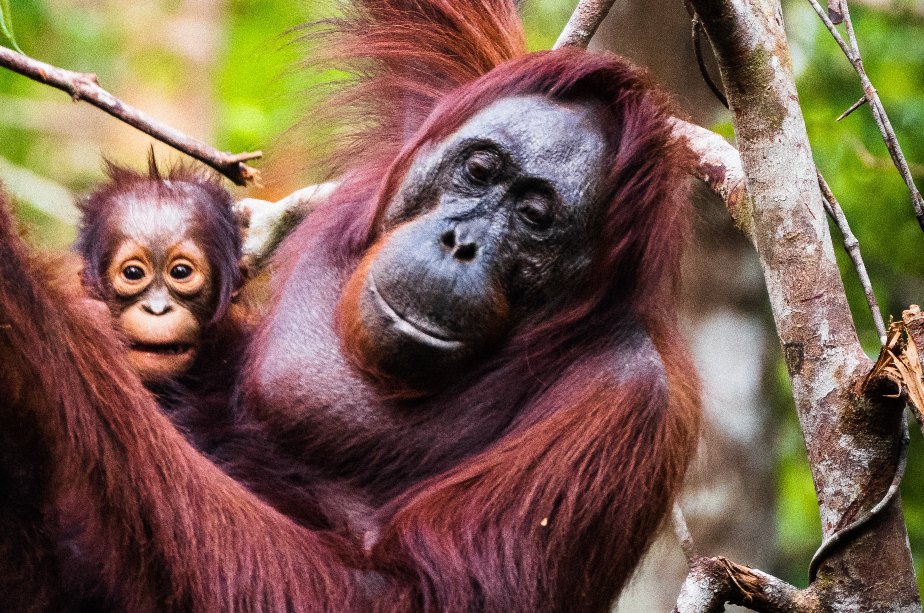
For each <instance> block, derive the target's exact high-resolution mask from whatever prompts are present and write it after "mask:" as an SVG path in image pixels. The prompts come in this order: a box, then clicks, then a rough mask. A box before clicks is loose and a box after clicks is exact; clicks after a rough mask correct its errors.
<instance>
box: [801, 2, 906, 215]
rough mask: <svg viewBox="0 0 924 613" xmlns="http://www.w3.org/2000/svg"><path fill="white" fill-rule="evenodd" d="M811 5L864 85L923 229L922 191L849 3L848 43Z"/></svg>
mask: <svg viewBox="0 0 924 613" xmlns="http://www.w3.org/2000/svg"><path fill="white" fill-rule="evenodd" d="M809 2H810V3H811V5H812V8H814V9H815V12H816V13H818V16H819V17H820V18H821V20H822V22H824V24H825V27H827V28H828V31H829V32H830V33H831V36H832V37H834V40H835V41H836V42H837V44H838V46H839V47H840V48H841V51H843V52H844V55H845V56H847V59H848V60H850V63H851V64H853V67H854V70H856V72H857V75H859V77H860V83H861V85H862V86H863V92H864V97H865V98H866V99H867V100H868V101H869V104H870V109H871V110H872V113H873V118H874V119H875V120H876V125H877V126H878V127H879V132H880V134H882V138H883V140H884V141H885V144H886V147H887V148H888V150H889V155H890V156H892V162H894V164H895V167H896V168H897V169H898V172H899V174H901V176H902V179H903V180H904V181H905V185H907V186H908V191H910V192H911V202H912V205H913V206H914V214H915V216H916V217H917V218H918V224H919V225H920V226H921V229H922V230H924V196H921V192H920V191H919V190H918V188H917V186H916V185H915V184H914V178H913V176H912V174H911V169H910V168H909V166H908V161H907V160H906V159H905V154H904V153H903V152H902V149H901V146H900V145H899V143H898V138H897V137H896V136H895V130H894V128H892V123H891V122H890V121H889V116H888V114H886V111H885V107H884V106H883V105H882V100H881V99H880V98H879V92H877V91H876V88H875V87H873V83H872V82H871V81H870V79H869V76H868V75H867V74H866V69H865V68H864V67H863V59H862V57H861V56H860V49H859V46H858V45H857V37H856V32H855V31H854V29H853V22H851V20H850V9H849V8H848V7H847V2H846V1H845V0H841V3H840V10H841V14H842V15H843V18H844V26H845V27H846V29H847V37H848V39H849V41H850V42H849V44H848V42H847V41H845V40H844V38H843V37H842V36H841V34H840V32H839V31H838V30H837V26H836V25H834V22H832V21H831V19H830V17H828V14H827V11H826V10H825V9H824V8H822V6H821V5H820V4H819V3H818V1H817V0H809Z"/></svg>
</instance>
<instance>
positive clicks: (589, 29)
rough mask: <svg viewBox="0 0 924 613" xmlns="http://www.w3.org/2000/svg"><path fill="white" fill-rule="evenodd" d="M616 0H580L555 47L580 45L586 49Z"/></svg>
mask: <svg viewBox="0 0 924 613" xmlns="http://www.w3.org/2000/svg"><path fill="white" fill-rule="evenodd" d="M615 3H616V0H580V2H578V4H577V7H575V9H574V12H573V13H572V14H571V18H570V19H569V20H568V23H567V25H565V29H564V30H562V33H561V34H560V35H559V36H558V40H557V41H555V45H554V46H553V47H552V48H553V49H559V48H561V47H580V48H581V49H586V48H587V45H588V44H590V39H591V38H593V37H594V34H595V33H596V31H597V28H599V27H600V24H601V23H603V20H604V18H606V15H607V13H609V12H610V9H611V8H612V7H613V5H614V4H615Z"/></svg>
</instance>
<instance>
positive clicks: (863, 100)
mask: <svg viewBox="0 0 924 613" xmlns="http://www.w3.org/2000/svg"><path fill="white" fill-rule="evenodd" d="M867 102H869V100H867V99H866V96H863V97H862V98H860V99H859V100H857V101H856V102H854V103H853V104H851V105H850V108H848V109H847V110H846V111H844V112H843V113H841V114H840V115H838V116H837V119H835V120H834V121H840V120H842V119H844V118H845V117H847V116H848V115H850V114H851V113H853V112H854V111H855V110H857V109H858V108H860V107H861V106H863V105H864V104H866V103H867Z"/></svg>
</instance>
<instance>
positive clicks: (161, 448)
mask: <svg viewBox="0 0 924 613" xmlns="http://www.w3.org/2000/svg"><path fill="white" fill-rule="evenodd" d="M328 34H329V36H331V37H333V40H334V44H332V46H330V47H329V48H333V49H334V50H335V53H336V54H337V56H338V57H341V58H352V59H355V60H357V63H356V64H355V65H356V66H358V67H359V69H360V73H361V74H362V75H363V77H364V78H363V79H361V80H360V89H359V90H357V91H356V92H354V93H353V94H351V95H350V96H349V97H348V98H347V99H348V100H349V101H350V102H351V103H352V104H354V105H355V108H356V109H358V110H360V112H361V113H362V117H363V119H364V121H362V122H358V123H357V125H362V126H363V127H364V130H365V131H363V132H362V133H360V134H358V135H357V134H354V135H353V138H352V139H350V142H352V143H353V144H354V145H355V146H354V147H353V148H351V149H350V150H349V154H350V155H352V157H348V156H345V157H344V158H341V159H350V160H351V162H352V163H353V164H355V166H354V167H353V171H352V172H351V173H349V174H348V175H347V177H348V178H347V179H346V180H345V181H344V182H343V184H342V187H341V188H340V189H339V190H338V191H337V192H336V193H335V194H334V195H333V196H332V198H331V200H330V201H329V202H327V203H326V204H325V205H324V206H322V207H321V208H320V209H319V210H317V211H316V212H315V213H314V214H312V216H311V217H309V218H308V220H307V221H306V222H304V223H303V224H302V225H301V226H300V227H299V228H298V229H297V230H296V232H295V233H294V234H293V235H292V236H291V237H289V239H288V240H287V241H286V244H285V245H284V247H283V249H282V251H281V252H280V254H279V256H278V258H277V266H278V269H277V276H276V288H275V299H274V304H273V307H272V310H271V312H270V314H269V315H268V317H267V320H266V321H265V323H264V324H263V325H262V326H261V328H260V330H259V331H258V333H257V334H256V335H255V338H254V340H253V341H252V343H251V346H250V347H249V349H248V354H247V365H246V367H245V372H244V374H243V376H242V378H241V381H240V392H241V393H240V397H241V398H242V403H243V404H242V405H241V407H239V409H240V411H241V415H242V420H243V421H246V422H247V423H250V424H256V425H258V426H259V427H260V428H261V429H262V430H263V431H264V432H266V433H268V435H269V436H270V437H271V439H272V440H273V441H274V443H275V444H276V445H277V446H278V448H279V450H280V451H279V453H281V454H283V455H284V456H285V457H286V458H287V459H289V460H290V461H291V462H293V463H296V464H298V465H300V466H302V467H304V474H303V477H304V478H303V479H301V480H298V483H296V482H295V481H293V482H292V483H291V485H290V487H296V488H303V489H306V490H310V491H311V492H312V494H313V495H314V496H316V498H317V503H316V504H317V509H316V512H317V513H318V514H319V515H320V516H322V517H323V518H325V520H326V522H324V523H325V525H326V526H328V529H322V527H323V526H322V527H311V526H306V525H299V524H298V523H296V522H295V521H293V520H292V519H291V518H290V517H289V516H288V513H286V512H279V511H277V510H275V509H274V508H273V506H271V505H272V504H273V494H272V493H262V494H260V495H259V496H258V495H254V494H253V493H251V492H250V491H248V490H247V489H245V488H243V487H241V486H240V484H239V483H238V482H236V481H235V480H234V479H232V478H230V477H229V476H228V475H226V474H224V473H223V472H222V471H221V470H219V469H218V468H217V467H216V466H215V465H214V464H213V463H211V462H209V461H208V460H207V459H206V458H205V457H203V456H202V455H201V454H199V453H198V452H197V451H196V450H195V449H194V448H192V447H191V446H190V445H189V444H188V443H186V441H185V440H184V439H183V438H182V437H181V436H179V435H178V434H177V432H176V431H175V429H174V428H173V427H172V426H171V425H170V423H169V422H168V421H167V420H166V419H165V418H164V417H163V416H162V415H160V414H159V413H158V411H157V410H156V407H155V406H154V404H153V403H152V401H151V400H150V398H149V397H148V396H147V395H146V394H144V393H143V388H142V387H141V384H140V381H138V379H137V377H136V376H134V374H133V373H132V372H131V371H130V370H129V369H127V368H126V367H125V365H124V364H122V363H121V361H120V360H119V358H118V355H119V354H118V347H117V345H116V344H115V343H114V341H113V340H112V334H111V333H110V330H109V326H108V325H104V322H101V321H100V320H99V317H98V316H97V314H95V313H90V312H86V310H83V309H80V308H79V305H76V304H74V303H73V301H70V302H66V301H63V299H62V298H61V297H60V295H59V293H58V292H59V291H60V290H56V289H55V288H48V287H46V286H45V285H44V284H43V283H42V282H41V279H40V278H39V277H38V276H37V275H36V274H35V273H34V272H33V271H32V270H30V268H29V265H28V262H27V260H26V257H25V253H24V248H23V246H22V244H21V243H20V242H19V240H18V239H17V238H16V237H15V236H14V235H13V233H12V231H11V229H10V224H9V220H8V219H7V218H4V219H3V222H2V224H0V316H2V317H3V318H4V320H5V322H3V323H5V324H6V325H5V326H4V327H0V356H2V357H3V359H4V362H3V364H4V367H3V368H4V371H3V376H2V378H0V394H2V395H0V397H2V398H11V400H10V401H7V402H5V403H4V405H3V411H4V416H3V418H4V420H7V421H8V420H11V419H14V418H15V420H19V421H21V422H22V423H23V424H24V425H23V427H29V428H32V429H37V430H38V432H39V433H40V436H38V437H37V439H38V440H37V441H33V442H30V443H29V445H30V450H31V452H32V455H33V456H35V457H49V458H51V459H52V476H51V479H50V480H49V482H47V483H44V482H43V483H42V484H40V485H41V486H42V487H38V486H36V487H33V488H31V489H30V488H20V493H19V495H20V496H25V497H29V496H33V497H45V498H46V499H51V500H53V499H54V496H55V483H57V482H59V481H62V480H64V481H67V482H76V483H80V484H81V485H82V486H83V487H85V488H86V495H87V497H88V499H89V500H93V501H95V502H96V503H97V504H96V507H95V508H94V509H92V510H91V512H92V513H94V514H95V517H96V519H97V520H98V522H97V523H98V526H97V529H96V531H95V533H94V534H93V535H91V536H92V538H93V539H94V541H95V542H96V543H98V544H99V545H100V550H101V551H103V552H104V553H105V554H106V558H105V559H104V561H103V562H104V564H103V567H102V569H101V578H102V581H103V583H104V585H106V586H107V587H108V589H109V595H110V598H111V599H112V602H113V603H115V604H116V605H117V606H119V607H121V608H124V609H127V610H165V609H167V610H206V611H212V610H226V609H232V610H267V611H280V610H295V611H303V610H304V611H314V610H330V611H395V612H397V611H450V612H455V611H498V612H500V611H606V610H608V608H609V606H610V605H611V603H612V600H613V599H614V597H615V596H616V595H617V594H618V592H619V591H620V589H621V588H622V587H623V586H624V584H625V582H626V580H627V579H628V577H629V576H630V574H631V572H632V569H633V568H634V567H635V565H636V564H637V562H638V560H639V559H640V557H641V555H642V554H643V552H644V551H645V549H646V547H647V546H648V544H649V542H650V540H651V537H652V535H653V533H654V532H655V530H656V529H657V528H658V526H659V525H660V524H661V522H662V519H663V518H664V515H665V512H666V510H667V509H668V508H669V505H670V501H671V500H672V498H673V497H674V496H675V494H676V492H677V491H678V489H679V487H680V483H681V481H682V477H683V473H684V469H685V467H686V464H687V461H688V459H689V457H690V455H691V453H692V450H693V446H694V442H695V437H696V427H697V421H698V400H697V389H696V383H695V380H694V376H693V374H692V367H691V364H690V360H689V358H688V357H687V356H686V353H685V351H684V348H683V346H682V343H681V341H680V339H679V336H678V334H677V331H676V325H675V314H674V301H675V299H674V295H675V289H676V284H677V277H678V272H679V263H678V258H679V253H680V250H681V247H682V242H683V238H684V230H685V228H686V225H687V224H686V199H685V191H686V190H685V184H686V181H685V177H684V165H685V163H686V155H685V153H684V148H683V146H682V143H678V142H675V141H674V140H673V138H672V137H671V131H670V126H669V109H668V104H667V102H666V101H665V98H664V96H663V95H662V94H660V93H658V92H657V91H655V90H653V89H652V88H651V86H650V85H649V84H648V82H647V81H646V79H645V78H644V77H643V76H642V75H641V74H640V73H639V71H637V70H636V69H634V68H632V67H631V66H630V65H628V64H627V63H626V62H625V61H623V60H621V59H619V58H616V57H614V56H611V55H601V54H591V53H586V52H583V51H577V50H561V51H555V52H544V53H533V54H526V53H525V51H524V43H523V37H522V33H521V30H520V26H519V22H518V21H517V16H516V13H515V7H514V5H513V3H512V2H510V1H509V0H506V1H504V0H464V1H451V0H426V1H423V0H415V1H409V0H376V1H372V0H367V1H365V2H360V3H358V4H357V6H356V7H355V9H354V10H353V12H352V13H351V14H350V15H349V16H348V17H347V18H345V19H344V20H343V21H340V22H337V23H335V24H334V26H333V28H332V30H331V31H330V32H329V33H328ZM345 108H346V106H344V105H340V106H339V107H338V110H340V111H343V110H344V109H345ZM398 109H401V111H400V112H399V111H398ZM105 323H106V324H108V322H105ZM33 381H35V382H36V383H33ZM23 444H25V443H23ZM30 457H31V456H30ZM27 502H28V503H29V504H33V505H34V504H36V502H35V501H28V500H27ZM268 503H269V504H268ZM277 506H278V505H277ZM0 570H2V569H0Z"/></svg>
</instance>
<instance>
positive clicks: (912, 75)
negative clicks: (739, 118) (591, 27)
mask: <svg viewBox="0 0 924 613" xmlns="http://www.w3.org/2000/svg"><path fill="white" fill-rule="evenodd" d="M6 2H9V4H10V9H11V10H12V13H13V17H14V18H15V26H16V37H17V40H18V42H19V45H20V46H21V47H22V48H23V49H24V50H25V51H26V52H27V53H29V54H30V55H33V56H36V57H39V58H41V59H43V60H45V61H48V62H50V63H52V64H56V65H60V66H64V67H68V68H72V69H75V70H87V71H92V72H96V73H98V74H99V76H100V80H101V82H102V83H103V84H104V85H108V84H110V83H121V84H127V83H133V82H139V83H140V82H144V83H146V84H148V85H153V86H155V87H158V88H160V89H161V90H162V91H163V92H164V93H165V95H173V96H178V97H179V98H182V96H183V91H181V88H182V87H188V85H183V84H181V82H180V81H181V79H180V77H179V75H180V71H181V68H180V66H181V64H182V60H181V58H179V57H178V56H176V55H174V54H172V53H171V52H170V51H169V48H164V49H160V50H156V51H152V52H150V53H142V54H134V55H128V56H126V54H125V52H124V49H125V47H126V44H127V37H128V36H129V35H130V32H129V31H127V30H125V29H117V28H113V27H111V22H110V20H109V19H108V16H109V14H110V13H111V12H113V11H117V10H118V3H114V2H113V3H110V4H109V5H104V7H103V8H98V9H95V10H87V4H86V3H81V2H78V1H65V0H60V1H59V0H0V3H6ZM177 4H178V3H176V2H171V1H164V2H162V3H161V5H162V6H161V9H162V10H163V11H165V12H167V13H169V12H170V11H171V10H175V9H176V7H177ZM0 6H2V5H0ZM572 6H573V2H571V1H570V0H541V1H540V0H536V1H533V2H528V3H527V10H526V18H527V22H528V32H529V37H530V43H531V46H532V47H533V48H545V47H548V46H550V45H551V44H552V42H553V41H554V39H555V37H556V36H557V34H558V32H559V31H560V30H561V27H562V25H563V24H564V23H565V21H566V20H567V17H568V15H569V14H570V11H571V8H572ZM227 8H228V13H227V15H226V16H225V17H224V19H226V20H227V22H226V23H224V24H223V28H224V32H225V35H224V39H223V41H222V45H221V50H220V55H219V56H218V57H217V58H216V59H215V62H214V66H213V69H212V70H211V71H210V73H209V74H208V75H203V76H202V78H201V79H200V80H198V81H197V82H196V87H199V88H202V90H203V91H208V92H209V93H210V95H211V96H212V99H213V101H214V107H215V109H214V117H215V121H214V128H213V129H214V133H213V135H212V136H213V143H214V144H215V145H216V146H217V147H218V148H220V149H223V150H228V151H243V150H252V149H255V148H264V149H271V148H272V147H273V144H274V143H277V142H292V141H295V142H297V141H298V138H299V137H298V135H297V133H296V135H295V136H293V132H291V131H290V128H291V126H293V125H295V124H297V123H298V122H299V120H300V118H301V114H302V113H303V110H304V109H303V105H302V104H301V103H300V100H301V99H302V96H301V94H302V92H304V91H306V90H309V89H310V88H311V86H312V84H313V83H314V82H315V81H316V80H318V79H319V78H321V76H320V75H312V74H307V73H304V72H299V71H297V70H295V69H294V68H293V67H294V66H296V64H297V63H298V60H299V58H300V56H301V54H302V50H301V49H300V47H299V46H298V45H296V44H293V42H292V41H293V40H294V35H293V34H291V33H289V34H286V31H287V29H289V28H292V27H294V26H296V25H297V24H299V23H302V22H305V21H307V20H311V19H313V18H317V17H320V16H322V15H326V14H329V10H330V8H329V6H328V5H324V4H321V3H306V2H303V1H297V0H230V1H229V2H228V3H227ZM107 11H108V12H107ZM853 12H854V20H855V23H856V25H857V28H858V32H859V36H860V44H861V49H862V51H863V52H864V57H865V61H866V66H867V69H868V72H869V74H870V76H871V78H872V79H873V82H874V83H875V84H876V85H877V87H878V89H879V91H880V94H881V95H882V98H883V101H884V103H885V106H886V108H887V110H888V112H889V114H890V116H891V119H892V122H893V124H894V126H895V128H896V130H897V132H898V136H899V140H900V142H901V143H902V145H903V147H904V149H905V152H906V154H907V157H908V159H909V161H910V162H911V163H912V167H913V170H914V173H915V176H916V179H917V181H918V184H919V185H924V138H922V137H924V42H922V41H924V17H914V16H911V14H910V13H907V12H906V13H894V12H889V11H872V10H863V9H862V8H855V9H854V10H853ZM7 17H9V15H7ZM2 23H3V24H6V25H8V24H9V23H10V22H9V19H7V20H5V21H3V22H2ZM787 25H788V29H789V31H790V35H791V39H792V40H791V42H792V44H793V48H794V62H795V65H796V68H797V70H798V74H799V83H798V85H799V91H800V97H801V102H802V105H803V111H804V113H805V118H806V121H807V124H808V129H809V134H810V137H811V139H812V143H813V149H814V153H815V158H816V160H817V163H818V164H819V166H820V167H821V169H822V171H823V173H824V174H825V176H826V177H827V178H828V180H829V182H830V183H831V185H832V187H833V189H834V191H835V193H836V194H837V195H838V196H839V198H840V200H841V202H842V204H843V206H844V209H845V211H846V213H847V215H848V217H849V219H850V221H851V224H852V227H853V229H854V232H855V234H856V235H857V237H858V238H859V240H860V243H861V245H862V248H863V253H864V256H865V258H866V263H867V266H868V268H869V272H870V275H871V277H872V279H873V282H874V286H875V290H876V293H877V296H878V297H879V300H880V302H881V305H882V307H883V310H884V312H886V313H893V314H899V313H900V312H901V309H902V308H904V307H906V306H907V305H908V304H912V303H916V302H920V301H922V300H924V258H922V256H921V253H922V249H921V248H922V246H924V233H922V232H921V230H920V228H919V227H918V225H917V222H916V220H915V218H914V215H913V212H912V208H911V204H910V200H909V197H908V195H907V192H906V189H905V187H904V185H903V183H902V182H901V180H900V178H899V176H898V174H897V173H896V172H895V171H894V170H893V169H892V168H891V165H890V162H889V160H888V154H887V151H886V149H885V147H884V145H883V144H882V141H881V139H880V137H879V133H878V131H877V129H876V126H875V123H874V122H873V121H872V118H871V117H870V115H869V112H868V109H860V110H859V111H858V112H856V113H854V114H853V115H852V116H850V117H849V118H847V119H846V120H844V121H842V122H840V123H834V121H833V120H834V118H835V117H837V116H838V115H839V114H840V113H841V112H842V111H843V110H844V109H846V108H847V107H849V106H850V105H851V104H852V103H853V102H854V101H856V100H857V99H858V98H859V97H860V95H861V94H862V91H861V89H860V86H859V84H858V80H857V78H856V75H855V74H854V72H853V70H852V68H851V66H850V65H849V63H848V62H847V61H846V60H845V58H844V57H843V56H842V55H841V52H840V50H839V49H838V48H837V46H836V45H835V44H834V42H833V41H832V40H831V39H830V37H829V35H828V34H827V32H826V31H824V29H823V28H822V27H821V26H820V24H819V23H818V21H817V18H816V17H815V15H814V13H813V12H812V11H811V9H810V8H809V7H808V5H807V3H803V2H790V3H789V4H788V5H787ZM0 36H2V33H0ZM2 42H3V43H4V44H9V40H5V41H2ZM116 93H117V94H120V93H121V92H120V91H118V90H117V91H116ZM23 99H28V100H43V101H44V100H51V101H57V102H62V99H63V101H64V102H66V97H65V96H64V94H62V93H60V92H56V91H53V90H51V89H50V88H47V87H44V86H41V85H38V84H35V83H33V82H31V81H29V80H27V79H25V78H23V77H20V76H18V75H15V74H13V73H11V72H8V71H4V70H0V160H5V161H6V162H7V163H11V164H13V165H15V166H16V167H21V168H26V169H28V170H30V171H31V172H33V173H35V174H36V175H38V176H40V177H44V178H47V179H50V180H51V181H54V182H56V183H58V184H61V185H63V186H65V187H66V188H67V189H69V190H71V191H72V192H74V193H79V192H80V191H81V190H83V189H85V188H86V187H87V186H88V185H90V184H92V183H93V182H94V181H96V180H98V179H99V164H98V162H95V160H97V159H98V158H99V153H100V152H99V151H98V148H97V149H94V148H93V147H90V148H89V149H90V150H87V147H86V146H85V145H83V146H80V147H77V148H76V150H75V149H74V148H73V147H71V148H69V146H68V145H67V143H66V141H65V138H69V136H68V135H66V134H64V135H63V134H61V133H59V132H56V131H55V130H47V131H45V130H37V129H35V128H34V126H31V125H28V123H27V122H25V121H18V119H17V117H16V113H17V112H19V111H17V110H15V109H14V108H13V104H14V102H15V101H16V100H23ZM77 128H78V129H79V126H78V127H77ZM716 129H718V130H719V131H721V132H723V133H725V134H726V135H729V136H730V135H731V127H730V125H728V124H720V125H718V126H716ZM85 136H86V139H87V141H85V142H91V143H92V142H94V141H93V137H94V135H93V134H87V135H85ZM100 146H101V145H100ZM288 151H292V149H291V148H290V149H288ZM304 153H305V155H306V156H309V157H310V151H305V152H304ZM132 155H133V156H135V158H136V159H138V160H139V161H140V160H141V159H143V155H144V151H143V148H141V147H136V148H135V150H134V152H133V153H132ZM87 157H89V158H92V159H93V160H94V162H93V163H90V164H87V163H86V159H85V158H87ZM290 157H291V154H290ZM76 158H81V160H80V161H81V163H80V164H75V163H73V162H74V159H76ZM271 159H272V158H271ZM267 163H269V162H267ZM293 172H294V174H293V175H292V176H288V177H286V178H285V180H284V181H282V182H283V183H284V182H285V181H288V182H289V183H291V184H293V185H298V184H299V181H302V183H301V184H304V181H307V180H309V179H310V178H311V169H310V168H309V169H307V170H302V169H298V170H296V171H293ZM3 173H4V169H3V167H0V176H2V175H3ZM20 204H21V206H20V214H21V216H22V217H23V218H24V219H25V220H26V221H28V222H29V223H30V224H31V225H32V226H33V227H34V232H33V235H34V237H35V239H36V241H37V242H39V243H41V244H44V245H52V246H63V245H66V244H67V243H68V242H69V240H70V239H71V237H72V236H73V231H72V228H70V227H68V226H67V225H65V224H62V223H60V222H58V221H55V220H54V219H53V218H52V217H49V216H48V215H45V214H43V213H41V212H39V211H38V210H37V209H36V208H34V207H33V206H30V203H29V202H28V201H25V202H21V203H20ZM840 256H841V264H842V270H843V272H844V278H845V281H846V283H847V289H848V294H849V298H850V300H851V305H852V306H853V308H854V314H855V319H856V322H857V325H858V327H859V329H860V332H861V337H862V339H863V342H864V344H865V346H866V347H867V350H868V352H869V353H870V354H871V355H872V354H874V353H875V352H876V350H877V339H876V337H875V333H874V331H873V328H872V325H871V324H870V318H869V314H868V312H867V310H866V307H865V301H864V297H863V293H862V291H861V289H860V287H859V285H858V284H857V283H856V282H855V279H854V275H853V272H852V268H851V267H850V265H849V262H848V260H847V258H846V257H843V254H842V253H841V254H840ZM776 372H777V376H776V381H777V386H776V387H777V389H776V390H774V391H773V397H774V398H775V409H774V411H775V414H774V419H775V420H776V422H777V423H778V424H779V428H778V432H779V436H778V439H777V440H776V441H767V444H768V445H775V455H776V466H777V475H778V479H777V489H778V491H777V495H778V502H777V509H778V511H777V526H776V532H777V539H778V547H779V550H780V552H781V557H780V560H781V562H780V568H776V569H769V570H773V571H774V572H777V573H779V574H780V575H781V576H783V577H784V578H786V579H788V580H789V581H791V582H793V583H795V584H798V585H804V584H805V583H806V577H805V569H806V568H807V563H808V560H809V558H810V557H811V554H812V552H813V551H814V549H815V547H816V546H817V544H818V539H819V518H818V507H817V504H816V502H815V496H814V492H813V489H812V485H811V477H810V474H809V471H808V466H807V463H806V460H805V450H804V447H803V443H802V437H801V433H800V431H799V428H798V424H797V422H796V419H795V410H794V408H793V406H792V399H791V396H790V394H789V389H788V385H789V383H788V378H787V375H786V371H785V367H783V366H782V365H780V366H779V367H778V368H777V369H776ZM912 431H913V442H912V445H913V446H912V449H911V462H910V466H909V469H908V473H907V475H906V477H905V480H904V485H903V488H902V493H903V498H904V500H903V505H904V509H905V514H906V518H907V521H908V529H909V533H910V537H911V544H912V549H913V551H914V554H915V559H916V563H917V564H918V565H919V567H918V569H917V570H918V577H919V581H920V580H921V579H920V578H921V577H922V575H924V573H922V570H924V568H921V567H920V565H921V560H924V441H922V440H921V437H920V435H919V434H918V433H917V430H916V428H912ZM755 529H759V527H755Z"/></svg>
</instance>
